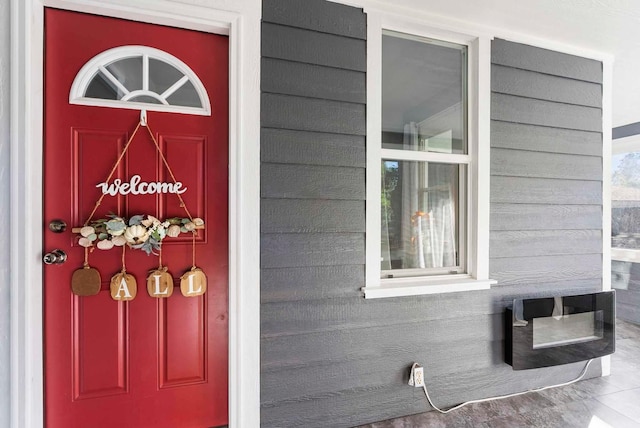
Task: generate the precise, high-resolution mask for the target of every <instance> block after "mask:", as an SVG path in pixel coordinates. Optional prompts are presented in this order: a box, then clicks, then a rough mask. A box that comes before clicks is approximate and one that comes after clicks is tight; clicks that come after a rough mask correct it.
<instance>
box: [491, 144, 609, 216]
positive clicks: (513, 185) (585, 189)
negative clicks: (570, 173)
mask: <svg viewBox="0 0 640 428" xmlns="http://www.w3.org/2000/svg"><path fill="white" fill-rule="evenodd" d="M523 156H524V155H523ZM490 199H491V202H492V203H512V204H560V205H567V204H570V205H581V204H586V205H600V204H602V182H600V181H580V180H550V179H544V178H528V177H526V178H525V177H502V176H493V177H491V196H490Z"/></svg>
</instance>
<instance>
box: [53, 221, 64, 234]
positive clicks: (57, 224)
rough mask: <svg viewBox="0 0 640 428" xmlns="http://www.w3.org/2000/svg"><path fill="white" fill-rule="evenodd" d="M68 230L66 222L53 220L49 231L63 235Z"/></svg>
mask: <svg viewBox="0 0 640 428" xmlns="http://www.w3.org/2000/svg"><path fill="white" fill-rule="evenodd" d="M66 229H67V223H65V222H64V220H51V223H49V230H50V231H52V232H53V233H62V232H64V231H65V230H66Z"/></svg>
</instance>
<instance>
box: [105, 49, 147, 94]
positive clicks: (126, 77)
mask: <svg viewBox="0 0 640 428" xmlns="http://www.w3.org/2000/svg"><path fill="white" fill-rule="evenodd" d="M106 69H107V70H109V72H110V73H111V74H113V77H115V78H116V79H118V82H120V83H122V85H123V86H124V87H125V88H127V90H129V91H138V90H140V89H142V57H136V58H125V59H121V60H119V61H116V62H113V63H111V64H109V65H107V67H106Z"/></svg>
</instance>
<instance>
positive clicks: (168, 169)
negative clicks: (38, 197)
mask: <svg viewBox="0 0 640 428" xmlns="http://www.w3.org/2000/svg"><path fill="white" fill-rule="evenodd" d="M141 125H142V122H138V125H137V126H136V129H135V130H134V131H133V133H132V134H131V137H129V140H128V141H127V144H126V145H125V146H124V150H122V153H120V156H118V160H116V163H115V164H114V165H113V168H111V172H110V173H109V176H108V177H107V179H106V180H105V183H109V182H110V181H111V179H112V178H113V174H115V172H116V170H117V169H118V166H119V165H120V163H121V162H122V159H124V155H125V154H126V153H127V150H129V146H130V145H131V143H132V142H133V139H134V138H135V136H136V134H137V133H138V129H140V126H141ZM145 128H147V131H148V132H149V136H150V137H151V141H153V144H154V146H155V147H156V151H157V152H158V154H160V158H161V159H162V163H163V164H164V166H165V167H166V168H167V171H168V172H169V175H170V176H171V179H172V180H173V184H176V183H177V182H178V180H176V176H175V175H174V174H173V170H172V169H171V167H170V166H169V162H167V158H165V157H164V154H163V153H162V150H160V145H159V144H158V140H156V137H155V136H154V135H153V132H152V131H151V129H150V128H149V123H148V122H147V123H146V124H145ZM175 195H176V196H177V197H178V199H179V200H180V207H182V209H183V210H184V212H185V213H186V214H187V217H189V220H190V221H191V222H193V217H192V216H191V213H190V212H189V210H188V209H187V205H186V204H185V202H184V199H182V196H181V195H180V194H179V193H176V194H175ZM105 196H106V194H105V193H103V194H102V195H101V196H100V198H99V199H98V201H97V202H96V205H95V206H94V207H93V211H91V214H90V215H89V218H88V219H87V221H86V222H85V223H84V225H85V226H88V225H89V223H90V222H91V220H92V219H93V216H94V215H95V213H96V211H97V210H98V207H99V206H100V204H101V203H102V200H103V199H104V197H105ZM194 233H195V231H194Z"/></svg>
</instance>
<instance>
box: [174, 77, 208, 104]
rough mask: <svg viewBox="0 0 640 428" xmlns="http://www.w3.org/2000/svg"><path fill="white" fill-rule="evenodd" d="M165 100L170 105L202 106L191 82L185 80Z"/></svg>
mask: <svg viewBox="0 0 640 428" xmlns="http://www.w3.org/2000/svg"><path fill="white" fill-rule="evenodd" d="M167 101H168V102H169V104H171V105H172V106H185V107H202V103H200V96H199V95H198V92H197V91H196V88H195V87H194V86H193V83H191V82H186V83H185V84H184V85H182V86H181V87H180V89H178V90H177V91H175V92H174V93H173V94H172V95H171V96H170V97H168V98H167Z"/></svg>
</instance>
